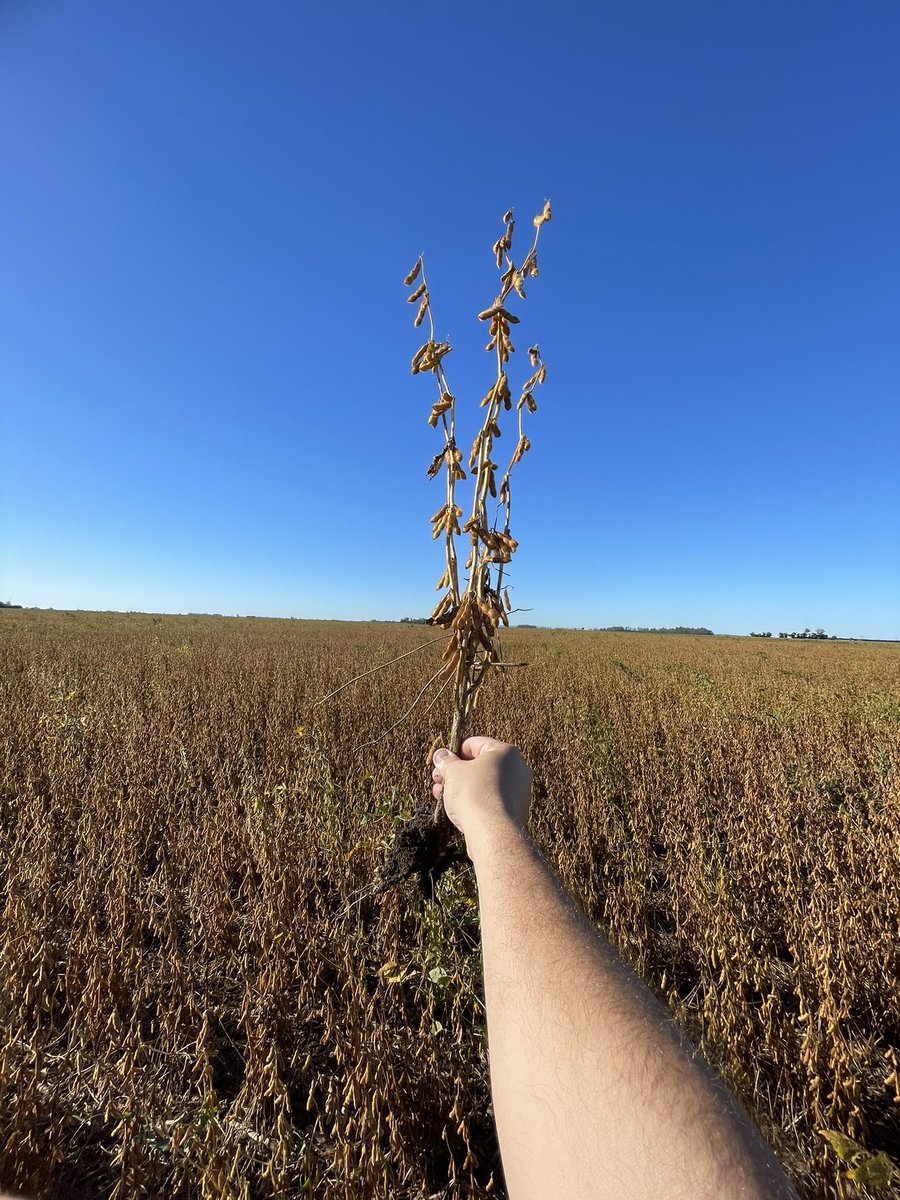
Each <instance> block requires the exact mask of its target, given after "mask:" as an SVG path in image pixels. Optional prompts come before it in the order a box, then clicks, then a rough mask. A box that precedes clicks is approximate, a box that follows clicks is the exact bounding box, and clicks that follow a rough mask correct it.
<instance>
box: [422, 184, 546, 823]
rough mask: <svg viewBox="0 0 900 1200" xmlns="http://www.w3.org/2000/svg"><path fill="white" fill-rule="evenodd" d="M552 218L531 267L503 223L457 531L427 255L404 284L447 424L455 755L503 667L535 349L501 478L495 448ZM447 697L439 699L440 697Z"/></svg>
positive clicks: (455, 461) (442, 617) (449, 440)
mask: <svg viewBox="0 0 900 1200" xmlns="http://www.w3.org/2000/svg"><path fill="white" fill-rule="evenodd" d="M549 220H550V202H549V201H547V202H546V203H545V205H544V208H543V210H542V211H541V212H540V213H539V214H538V215H537V216H536V217H535V218H534V239H533V241H532V244H531V247H530V248H529V250H528V251H527V253H526V255H525V257H524V259H523V260H522V262H521V263H520V264H519V265H516V263H515V261H514V259H513V257H512V248H513V234H514V231H515V220H514V218H513V213H512V210H511V209H510V210H509V211H508V212H507V213H505V214H504V217H503V233H502V234H501V235H500V237H499V238H498V239H497V241H496V242H495V243H494V245H493V246H492V248H491V252H492V254H493V256H494V259H495V261H496V264H497V269H498V270H499V271H500V272H501V274H500V291H499V293H498V295H497V296H496V298H495V299H494V301H493V303H492V304H491V305H490V306H489V307H488V308H486V309H484V310H483V311H482V312H480V313H479V314H478V320H479V321H482V322H484V323H485V324H486V325H487V327H488V342H487V345H486V347H485V349H486V351H487V352H488V353H492V354H493V355H494V358H495V363H496V375H495V378H494V380H493V381H492V383H491V386H490V388H489V389H488V391H487V393H486V395H485V396H484V398H483V399H482V401H481V407H482V408H484V409H485V413H484V418H483V422H482V425H481V428H480V430H479V431H478V433H477V434H476V436H475V439H474V441H473V442H472V447H471V450H470V453H469V457H468V467H469V470H470V471H471V472H472V473H473V485H472V504H471V509H470V513H469V516H468V518H467V519H466V520H465V522H464V523H463V524H462V526H460V520H461V518H462V516H463V510H462V508H461V507H460V505H459V504H458V503H457V500H456V484H457V483H459V482H462V481H463V480H465V479H466V478H467V476H466V472H465V470H464V469H463V466H462V459H463V456H462V452H461V451H460V449H459V447H458V446H457V440H456V399H455V397H454V395H453V393H452V391H451V390H450V387H449V385H448V383H447V378H446V375H445V373H444V359H445V358H446V356H447V354H449V353H450V350H451V346H450V344H449V342H438V341H437V340H436V338H435V332H434V315H433V312H432V307H431V294H430V291H429V288H428V281H427V279H426V275H425V264H424V261H423V259H422V258H421V257H420V258H419V259H418V261H417V262H416V264H415V266H414V267H413V269H412V270H411V271H410V273H409V274H408V275H407V276H406V279H405V281H404V282H405V283H406V285H407V286H408V287H411V288H412V289H413V291H412V292H411V293H410V295H409V297H408V299H409V302H410V303H411V304H418V309H417V312H416V318H415V322H414V324H415V325H416V327H418V326H420V325H421V324H422V323H423V322H424V320H425V318H426V317H427V318H428V324H429V337H428V340H427V341H426V342H425V343H424V344H423V345H422V346H420V347H419V349H418V350H417V351H416V353H415V354H414V355H413V359H412V373H413V375H420V374H423V373H426V372H430V373H431V374H432V375H433V376H434V380H435V386H436V388H437V395H438V398H437V400H436V401H435V402H434V403H433V404H432V407H431V412H430V414H429V416H428V423H429V424H430V425H431V426H432V427H433V428H437V427H438V425H440V427H441V430H442V432H443V435H444V446H443V449H442V450H441V451H440V452H439V453H438V454H436V455H435V456H434V458H433V459H432V461H431V464H430V466H429V467H428V477H429V478H430V479H434V478H436V477H437V476H438V474H439V473H440V471H441V469H442V468H443V470H444V477H445V483H446V499H445V502H444V503H443V504H442V505H441V507H440V508H439V509H438V510H437V512H435V513H434V514H433V516H432V517H431V527H432V537H433V538H434V539H438V538H440V537H443V539H444V548H445V558H446V563H445V569H444V571H443V573H442V575H441V577H440V579H439V580H438V582H437V590H438V591H440V592H441V593H442V595H441V597H440V599H439V600H438V602H437V604H436V605H435V607H434V610H433V612H432V614H431V618H430V621H429V624H431V625H435V626H438V627H439V628H441V629H445V630H447V631H448V633H449V639H448V642H447V646H446V648H445V650H444V654H443V659H442V667H441V670H440V672H439V674H438V676H437V677H436V678H437V679H438V681H440V682H441V685H442V689H443V688H445V687H447V686H448V685H450V684H451V683H452V686H453V724H452V729H451V734H450V745H451V747H452V748H453V749H454V750H458V749H459V746H460V744H461V742H462V740H463V736H464V731H465V727H466V722H467V719H468V717H469V715H470V714H471V712H472V710H473V708H474V706H475V704H476V701H477V696H478V689H479V688H480V686H481V683H482V681H483V679H484V676H485V673H486V671H487V670H488V668H490V667H492V666H495V665H497V664H499V663H500V662H501V657H500V647H499V643H498V640H497V632H498V630H499V628H500V626H501V625H508V623H509V622H508V617H507V614H508V612H509V611H510V603H509V594H508V592H507V591H506V589H505V588H504V587H503V573H504V569H505V568H506V567H507V566H508V564H509V562H510V561H511V559H512V556H513V554H515V552H516V549H517V546H518V543H517V542H516V540H515V539H514V538H513V537H512V535H511V533H510V506H511V487H510V477H511V473H512V470H513V467H515V466H516V464H517V463H519V462H521V460H522V457H523V455H524V454H525V453H526V452H527V451H528V450H529V449H530V448H531V442H530V441H529V439H528V437H527V436H526V435H525V432H524V429H523V417H524V413H525V411H526V410H527V411H528V412H529V413H533V412H535V411H536V409H537V403H536V401H535V398H534V392H535V389H536V388H537V387H539V386H540V385H541V384H542V383H543V382H544V380H545V378H546V374H547V372H546V368H545V367H544V363H543V361H542V359H541V354H540V350H539V349H538V347H537V346H531V347H530V348H529V351H528V353H529V358H530V362H531V368H532V374H531V375H530V376H529V378H528V379H527V380H526V381H525V382H524V384H523V385H522V387H521V391H520V396H519V400H518V402H517V404H516V416H517V424H518V429H517V434H518V436H517V440H516V444H515V447H514V449H513V451H512V454H511V457H510V459H509V463H508V465H507V467H506V469H505V471H504V472H503V474H502V476H500V477H499V484H498V473H499V471H500V467H499V466H498V464H497V463H496V462H495V461H494V457H493V453H494V445H495V442H496V441H497V440H498V439H499V438H500V436H501V414H502V413H505V412H510V411H511V409H512V404H513V401H512V390H511V387H510V380H509V375H508V372H507V364H508V363H509V361H510V357H511V355H513V354H514V353H515V346H514V345H513V342H512V327H513V326H515V325H518V324H519V318H518V317H517V316H516V315H515V314H514V313H513V312H511V311H510V309H509V308H508V307H507V302H508V301H509V299H510V297H511V294H512V293H513V292H514V293H515V294H516V295H517V296H519V297H520V298H522V299H524V298H525V282H526V280H528V279H534V278H536V277H537V274H538V260H537V247H538V239H539V237H540V232H541V229H542V227H543V226H544V225H545V224H546V223H547V222H548V221H549ZM489 498H490V499H491V500H495V501H496V507H495V510H494V512H493V514H490V513H489V512H488V500H489ZM462 535H465V536H467V537H468V539H469V551H468V557H467V558H466V560H465V564H464V566H463V570H464V571H465V572H467V573H468V574H467V575H466V577H465V580H464V583H463V584H462V585H461V583H460V570H459V558H458V555H457V551H456V538H457V537H459V536H462ZM439 694H440V693H439ZM442 816H443V811H442V806H441V805H440V803H439V804H438V807H437V809H436V810H435V821H436V822H439V823H440V822H441V820H442Z"/></svg>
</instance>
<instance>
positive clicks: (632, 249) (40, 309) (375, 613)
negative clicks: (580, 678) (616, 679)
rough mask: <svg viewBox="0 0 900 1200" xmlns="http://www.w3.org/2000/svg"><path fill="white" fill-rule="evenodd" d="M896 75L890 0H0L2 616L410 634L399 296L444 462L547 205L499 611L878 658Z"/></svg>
mask: <svg viewBox="0 0 900 1200" xmlns="http://www.w3.org/2000/svg"><path fill="white" fill-rule="evenodd" d="M898 62H900V6H898V4H897V3H896V2H895V0H881V2H872V3H868V2H862V3H859V4H853V5H851V4H847V3H822V2H821V0H814V2H813V0H792V2H791V3H789V4H785V3H783V2H781V0H779V2H778V3H775V2H769V0H745V2H735V3H728V4H723V3H721V0H709V2H698V0H679V3H672V2H671V0H654V2H649V0H646V2H641V0H635V2H629V3H623V2H619V3H605V2H600V3H566V2H565V0H563V2H560V3H555V4H534V3H529V2H521V3H517V4H512V3H506V2H503V0H501V2H498V3H495V4H492V5H485V4H481V3H478V4H476V3H469V2H461V3H454V4H449V3H445V4H437V3H433V2H428V0H417V3H414V4H413V3H399V2H398V3H393V2H387V3H383V4H371V3H368V4H361V3H357V2H356V0H348V2H346V3H343V4H341V5H312V4H301V3H288V2H287V0H272V2H261V3H259V4H254V5H247V4H238V3H235V2H233V0H224V2H223V0H216V2H215V3H212V2H210V0H191V3H188V4H185V3H183V2H179V3H174V2H172V0H155V2H154V3H153V4H122V3H121V0H77V2H76V0H45V2H43V3H40V4H34V3H27V2H25V0H6V2H4V3H3V4H2V6H0V179H2V183H0V238H2V262H3V266H2V276H0V388H2V450H0V456H2V457H0V468H2V484H0V487H2V493H0V501H2V527H0V537H2V555H0V567H2V575H0V592H2V598H10V599H12V600H14V601H16V602H19V603H22V604H25V605H37V606H53V607H57V608H76V607H77V608H100V609H105V608H113V609H139V610H152V611H173V612H179V611H215V612H222V613H255V614H264V615H293V616H312V617H324V616H332V617H359V618H369V617H380V618H386V617H400V616H403V615H405V614H420V613H422V612H426V611H428V609H429V608H430V605H431V602H432V597H433V595H434V593H433V591H432V585H433V582H434V580H435V578H436V577H437V575H438V574H439V573H440V570H441V567H440V563H439V561H438V559H439V556H440V551H439V549H438V547H437V546H436V545H435V544H434V543H432V542H431V540H430V528H429V526H428V516H429V514H430V513H431V511H432V510H433V509H435V508H437V507H438V504H439V503H440V498H439V492H440V489H441V484H440V483H433V484H431V483H429V482H428V481H427V480H426V478H425V467H426V466H427V464H428V462H429V461H430V459H431V456H432V455H433V454H434V453H435V452H436V451H437V449H438V448H439V447H438V440H437V435H436V434H435V433H434V432H433V431H432V430H431V429H430V428H429V427H428V425H427V423H426V418H427V414H428V411H429V406H430V404H431V401H432V394H431V388H430V387H429V383H430V380H423V379H420V378H415V379H414V378H412V377H411V375H410V373H409V359H410V357H411V355H412V353H413V351H414V350H415V349H416V346H417V344H418V334H417V332H416V331H415V330H413V328H412V324H411V310H410V309H409V308H408V307H407V306H406V304H405V303H404V298H405V291H404V289H403V286H402V282H401V281H402V278H403V276H404V274H405V273H406V271H407V270H408V268H409V267H410V265H411V264H412V263H413V261H414V260H415V258H416V256H417V254H418V253H419V252H420V251H422V250H424V251H425V252H426V254H427V261H428V266H429V276H430V282H431V286H432V293H433V298H434V303H435V309H436V314H437V321H438V332H439V334H440V335H441V336H444V335H449V336H451V338H452V341H453V345H454V352H453V354H452V355H451V356H450V358H448V359H447V363H446V365H447V369H448V375H449V377H450V381H451V384H452V386H453V390H454V392H455V393H456V395H457V397H458V399H459V402H460V407H461V411H462V413H463V416H462V422H463V430H464V432H465V433H466V434H467V435H471V434H472V433H474V431H475V421H476V414H475V409H476V407H477V403H478V401H479V400H480V398H481V396H482V395H483V393H484V391H485V387H486V382H487V380H488V379H489V377H490V373H491V364H490V361H489V358H488V357H487V356H486V355H484V353H483V343H484V337H483V329H482V327H481V326H479V324H478V323H477V322H476V321H475V319H474V318H475V313H476V312H477V311H478V310H479V309H480V308H482V307H484V306H485V305H486V304H487V303H488V302H489V301H490V300H491V298H492V297H493V295H494V294H495V292H496V286H497V285H496V272H495V270H494V267H493V265H492V258H491V255H490V249H489V248H490V245H491V243H492V242H493V241H494V239H495V238H496V237H497V236H498V234H499V232H500V229H499V218H500V216H501V214H502V213H503V211H504V210H505V209H506V208H507V206H510V205H512V206H513V207H514V208H515V210H516V213H517V216H518V218H519V219H520V230H521V231H522V233H523V240H524V235H525V234H526V229H525V227H526V226H529V225H530V218H531V217H532V215H533V214H534V213H535V212H537V211H538V210H539V208H540V207H541V205H542V203H543V200H544V197H545V196H550V197H552V200H553V207H554V216H553V221H552V223H551V224H550V225H549V226H548V227H547V230H546V237H545V241H544V246H543V252H542V255H541V275H540V278H539V279H538V280H536V281H534V282H533V283H532V285H531V287H530V289H529V299H528V301H527V303H526V304H524V305H520V306H519V311H520V312H521V316H522V325H521V326H520V327H519V328H520V330H521V331H522V332H521V333H520V335H519V338H518V344H520V347H521V349H522V350H524V348H525V347H526V346H527V345H529V344H530V343H531V342H532V341H533V340H537V341H538V342H539V343H540V345H541V348H542V351H543V353H544V356H545V358H546V361H547V364H548V380H547V384H546V386H545V387H544V389H543V392H542V394H541V395H540V397H539V400H540V407H539V410H538V412H537V414H536V415H535V416H534V418H533V419H532V423H531V431H530V432H531V438H532V442H533V446H534V449H533V451H532V453H531V454H530V455H528V456H527V457H526V459H525V461H524V463H523V464H522V466H521V468H520V469H519V474H518V477H517V479H516V480H515V498H514V518H515V522H514V530H513V532H514V533H515V535H516V536H517V537H518V538H519V541H520V543H521V549H520V551H519V554H518V555H517V557H516V560H515V562H514V564H513V566H514V570H513V579H512V582H513V584H514V586H515V591H514V599H515V601H516V603H517V604H519V605H522V606H526V607H529V608H532V609H533V612H532V613H531V614H530V615H529V616H524V615H523V616H522V617H521V619H523V620H531V621H534V622H536V623H540V624H562V625H577V626H581V625H586V626H593V625H607V624H631V625H638V624H641V625H644V624H647V625H657V624H666V625H675V624H690V625H699V624H703V625H708V626H710V627H711V628H713V629H714V630H716V631H717V632H740V633H745V632H748V631H749V630H750V629H758V630H759V629H768V630H773V631H778V630H780V629H802V628H803V627H804V626H807V625H808V626H811V627H816V626H819V625H821V626H824V627H825V628H826V629H827V630H828V631H829V632H834V633H838V634H845V635H854V634H855V635H863V636H871V637H897V636H900V533H898V530H900V521H898V516H900V472H898V468H897V463H898V445H900V416H898V412H900V407H898V383H900V339H898V332H900V284H898V280H900V156H898V146H900V73H898V69H897V64H898ZM520 252H521V247H520ZM518 357H519V358H520V359H521V358H524V357H525V356H524V355H519V356H518ZM515 365H516V364H515V363H514V366H515ZM525 365H526V363H522V362H520V363H519V364H518V366H517V371H514V382H515V379H516V378H518V377H520V376H519V375H518V372H521V371H522V370H523V369H524V367H525ZM466 406H468V408H466ZM510 440H511V439H510ZM501 447H502V449H503V451H504V453H505V451H506V449H507V446H506V444H505V442H504V443H501Z"/></svg>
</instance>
